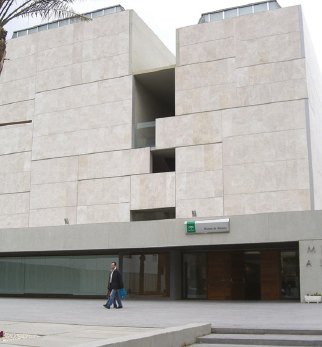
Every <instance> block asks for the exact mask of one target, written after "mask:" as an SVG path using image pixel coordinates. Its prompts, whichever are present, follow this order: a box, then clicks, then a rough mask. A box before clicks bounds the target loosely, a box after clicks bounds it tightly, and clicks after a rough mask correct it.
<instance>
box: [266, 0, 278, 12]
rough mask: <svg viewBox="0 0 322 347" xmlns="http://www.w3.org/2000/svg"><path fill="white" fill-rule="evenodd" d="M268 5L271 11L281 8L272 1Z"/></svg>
mask: <svg viewBox="0 0 322 347" xmlns="http://www.w3.org/2000/svg"><path fill="white" fill-rule="evenodd" d="M268 5H269V9H270V10H275V9H276V8H280V7H279V6H278V4H277V2H276V1H270V2H269V3H268Z"/></svg>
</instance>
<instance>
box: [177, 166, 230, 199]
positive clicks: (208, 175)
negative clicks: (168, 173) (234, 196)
mask: <svg viewBox="0 0 322 347" xmlns="http://www.w3.org/2000/svg"><path fill="white" fill-rule="evenodd" d="M222 196H223V172H222V170H216V171H200V172H189V173H180V174H179V173H178V174H176V200H177V201H178V200H186V199H188V200H191V199H200V198H202V199H205V198H215V197H222Z"/></svg>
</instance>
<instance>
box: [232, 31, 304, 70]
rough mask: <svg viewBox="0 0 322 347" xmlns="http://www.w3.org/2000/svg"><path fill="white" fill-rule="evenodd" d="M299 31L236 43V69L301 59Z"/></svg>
mask: <svg viewBox="0 0 322 347" xmlns="http://www.w3.org/2000/svg"><path fill="white" fill-rule="evenodd" d="M301 58H303V55H302V47H301V35H300V32H299V31H296V32H291V33H287V34H281V35H273V36H267V37H263V38H258V39H256V40H249V41H236V67H244V66H251V65H259V64H267V63H274V62H278V61H287V60H293V59H301Z"/></svg>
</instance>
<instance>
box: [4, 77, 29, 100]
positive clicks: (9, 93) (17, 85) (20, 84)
mask: <svg viewBox="0 0 322 347" xmlns="http://www.w3.org/2000/svg"><path fill="white" fill-rule="evenodd" d="M35 88H36V79H35V77H28V78H24V79H17V80H14V81H11V82H7V83H0V104H2V105H5V104H10V103H14V102H19V101H25V100H31V99H34V98H35Z"/></svg>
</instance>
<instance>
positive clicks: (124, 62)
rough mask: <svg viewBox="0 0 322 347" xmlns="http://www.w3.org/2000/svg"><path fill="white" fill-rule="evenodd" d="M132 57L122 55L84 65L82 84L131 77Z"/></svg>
mask: <svg viewBox="0 0 322 347" xmlns="http://www.w3.org/2000/svg"><path fill="white" fill-rule="evenodd" d="M129 67H130V56H129V54H122V55H117V56H112V57H107V58H101V59H97V60H91V61H88V62H84V63H83V64H82V68H81V69H82V83H89V82H94V81H99V80H105V79H110V78H116V77H122V76H126V75H129Z"/></svg>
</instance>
